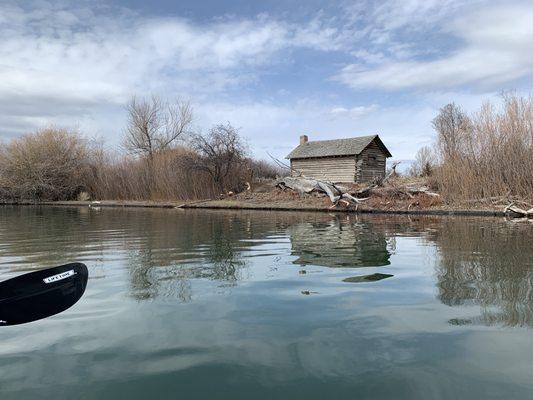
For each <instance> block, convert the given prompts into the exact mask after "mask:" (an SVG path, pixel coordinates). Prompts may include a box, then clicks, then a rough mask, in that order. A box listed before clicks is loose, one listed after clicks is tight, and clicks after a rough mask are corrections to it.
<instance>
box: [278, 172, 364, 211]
mask: <svg viewBox="0 0 533 400" xmlns="http://www.w3.org/2000/svg"><path fill="white" fill-rule="evenodd" d="M276 186H277V187H280V188H282V189H285V188H289V189H292V190H295V191H297V192H299V193H311V192H313V191H317V192H321V193H325V194H326V195H327V196H328V197H329V199H330V201H331V203H332V207H335V206H337V205H339V204H344V205H346V206H348V205H350V204H359V203H361V202H363V201H365V200H366V199H360V198H356V197H354V196H352V195H351V194H350V193H348V191H347V189H346V188H343V187H342V186H339V185H335V184H334V183H332V182H327V181H321V180H317V179H311V178H304V177H293V176H287V177H285V178H281V179H279V180H278V181H277V182H276Z"/></svg>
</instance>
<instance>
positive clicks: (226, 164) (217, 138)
mask: <svg viewBox="0 0 533 400" xmlns="http://www.w3.org/2000/svg"><path fill="white" fill-rule="evenodd" d="M190 146H191V148H192V149H193V150H194V151H195V152H196V153H197V155H196V156H195V157H189V158H188V160H187V165H188V167H189V168H192V169H195V170H198V171H203V172H206V173H207V174H209V176H210V177H211V179H212V180H213V184H214V186H215V188H216V189H217V190H218V191H219V192H223V191H224V183H225V180H226V179H227V178H228V177H229V176H230V174H233V173H234V172H237V169H238V168H239V167H241V166H242V165H243V164H244V162H245V156H246V150H247V149H246V146H245V144H244V143H243V140H242V138H241V137H240V136H239V132H238V130H237V129H236V128H234V127H233V126H231V124H229V123H227V124H225V125H223V124H220V125H216V126H214V127H213V128H211V129H210V130H209V132H208V133H207V134H203V135H202V134H194V135H192V136H191V141H190Z"/></svg>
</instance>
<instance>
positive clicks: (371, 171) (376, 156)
mask: <svg viewBox="0 0 533 400" xmlns="http://www.w3.org/2000/svg"><path fill="white" fill-rule="evenodd" d="M388 157H392V155H391V153H390V152H389V150H388V149H387V148H386V147H385V145H384V144H383V142H382V141H381V139H380V138H379V136H378V135H372V136H360V137H354V138H349V139H337V140H316V141H309V140H308V138H307V136H306V135H302V136H300V145H299V146H298V147H296V148H295V149H294V150H293V151H291V152H290V154H289V155H288V156H287V157H286V158H287V159H289V160H290V161H291V167H292V168H293V169H294V170H295V171H297V172H301V173H302V174H303V175H305V176H306V177H308V178H314V179H324V180H328V181H332V182H369V181H372V180H373V179H375V178H383V177H385V162H386V159H387V158H388Z"/></svg>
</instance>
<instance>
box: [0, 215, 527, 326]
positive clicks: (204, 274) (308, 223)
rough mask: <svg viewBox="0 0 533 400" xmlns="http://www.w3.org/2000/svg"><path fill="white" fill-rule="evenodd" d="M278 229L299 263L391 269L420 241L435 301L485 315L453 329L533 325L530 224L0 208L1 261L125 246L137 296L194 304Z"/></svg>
mask: <svg viewBox="0 0 533 400" xmlns="http://www.w3.org/2000/svg"><path fill="white" fill-rule="evenodd" d="M274 233H276V234H280V233H281V234H288V235H289V238H290V243H291V251H292V254H293V255H295V256H297V259H296V260H295V261H294V262H295V263H296V264H302V265H305V264H314V265H322V266H327V267H338V266H344V267H351V266H354V267H356V266H379V265H388V264H389V263H390V254H391V253H393V252H394V251H395V246H396V244H395V238H397V237H401V236H405V237H420V238H421V240H425V241H427V242H428V243H431V244H434V245H435V246H436V248H437V250H438V253H439V259H438V260H437V261H438V262H436V267H435V268H436V278H437V287H438V298H439V300H441V301H442V302H443V303H444V304H447V305H450V306H458V305H475V306H480V307H481V313H480V315H479V316H478V317H475V318H474V319H472V320H471V321H468V320H462V319H454V320H453V321H451V323H475V322H480V323H485V324H502V325H509V326H533V282H532V281H533V247H532V246H531V244H532V243H531V238H532V237H533V226H532V224H530V223H509V222H505V221H504V220H502V219H486V218H458V217H453V218H438V217H404V216H390V215H383V216H378V215H372V216H357V215H337V216H332V215H327V214H318V213H312V214H308V213H288V212H285V213H283V212H280V213H274V212H271V213H269V212H257V211H255V212H223V211H214V212H209V211H199V212H194V211H187V212H178V211H175V210H142V209H141V210H132V209H124V210H123V209H102V210H101V211H94V210H89V209H87V208H53V207H41V208H39V207H0V256H2V258H3V259H4V265H5V264H6V261H5V260H7V261H8V262H11V261H12V262H14V263H15V264H13V265H9V266H8V267H9V268H10V271H12V270H16V269H17V268H19V269H27V268H28V265H30V266H31V267H45V266H52V265H57V264H59V263H62V262H67V261H71V260H79V259H80V258H82V259H90V260H99V261H98V262H100V263H101V262H106V260H107V259H109V258H112V257H113V258H114V257H115V255H114V253H115V252H116V251H122V250H124V251H126V252H127V255H126V257H127V260H128V262H127V265H126V266H127V268H128V274H129V279H130V289H131V294H132V296H134V297H136V298H138V299H149V298H154V297H156V296H169V297H176V298H179V299H181V300H182V301H188V300H190V299H191V296H192V288H191V282H190V280H191V279H192V278H204V279H212V280H216V281H219V282H221V284H225V285H227V284H229V285H232V284H234V283H235V282H236V281H237V280H239V279H240V276H241V271H242V270H243V268H245V267H246V263H245V261H244V260H245V259H246V258H245V253H246V251H248V250H249V249H250V248H252V247H253V246H255V245H256V243H254V242H252V241H249V239H255V240H258V239H259V240H260V239H262V238H266V237H268V236H269V235H272V234H274ZM399 243H401V242H399ZM401 250H402V249H401V248H399V251H401ZM121 257H122V256H121ZM102 260H103V261H102ZM91 263H92V264H94V261H91ZM105 268H106V267H104V269H105Z"/></svg>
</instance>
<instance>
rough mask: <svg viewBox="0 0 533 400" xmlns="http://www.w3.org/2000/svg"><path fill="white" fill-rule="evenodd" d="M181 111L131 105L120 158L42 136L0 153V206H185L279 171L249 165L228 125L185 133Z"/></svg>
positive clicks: (69, 139) (99, 147) (185, 107)
mask: <svg viewBox="0 0 533 400" xmlns="http://www.w3.org/2000/svg"><path fill="white" fill-rule="evenodd" d="M192 121H193V114H192V109H191V107H190V106H189V104H188V103H184V102H176V103H173V104H171V103H168V102H164V101H162V100H160V99H159V98H156V97H153V98H151V99H149V100H137V99H135V98H134V99H132V101H131V102H130V103H129V105H128V125H127V127H126V129H125V130H124V135H123V146H122V148H121V150H120V151H111V150H107V149H106V148H105V146H104V145H103V144H102V143H101V142H98V141H89V140H87V139H86V138H85V137H84V136H83V135H81V134H80V133H79V132H77V131H74V130H69V129H65V128H55V127H51V128H45V129H41V130H38V131H36V132H33V133H29V134H26V135H24V136H21V137H19V138H15V139H13V140H11V141H10V142H9V143H7V144H3V145H0V198H3V199H33V200H75V199H82V200H84V199H89V198H90V199H118V200H173V199H176V200H178V199H179V200H185V199H203V198H212V197H215V196H218V195H219V194H220V193H227V192H228V191H233V192H236V191H240V190H242V189H243V188H244V186H245V185H246V182H249V181H251V180H252V179H257V178H273V177H275V176H276V174H279V173H280V171H279V169H278V168H277V167H275V166H273V165H272V164H270V163H269V162H265V161H262V160H254V159H252V158H250V157H249V155H248V149H247V146H246V144H245V142H244V141H243V139H242V137H241V136H240V135H239V132H238V130H237V129H235V128H234V127H232V126H231V125H230V124H229V123H227V124H220V125H216V126H214V127H212V128H211V129H210V130H209V131H208V132H207V133H203V134H202V133H197V132H195V131H193V129H192Z"/></svg>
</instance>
